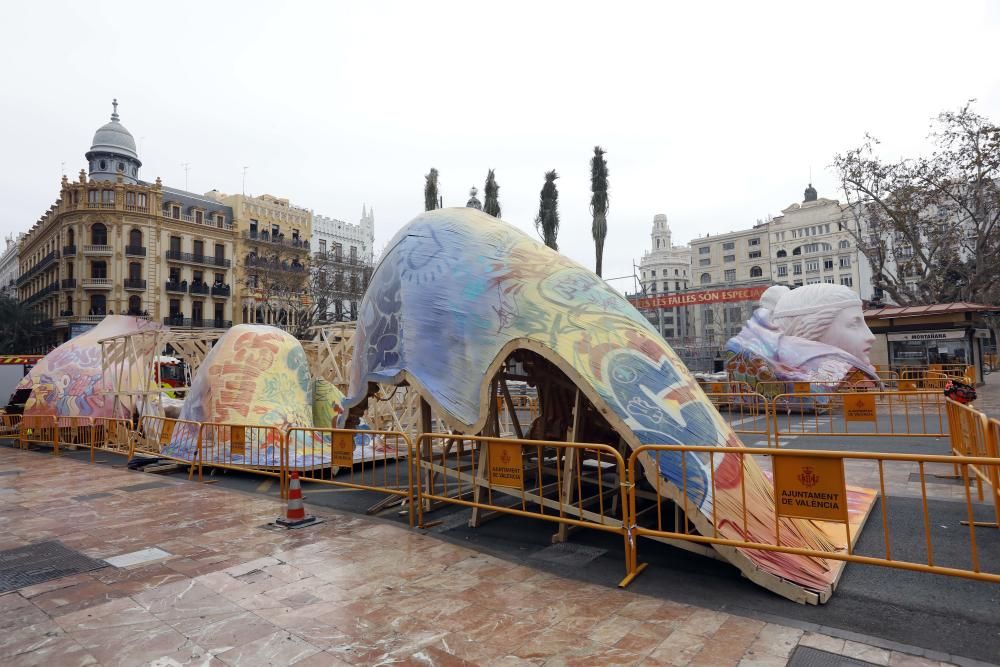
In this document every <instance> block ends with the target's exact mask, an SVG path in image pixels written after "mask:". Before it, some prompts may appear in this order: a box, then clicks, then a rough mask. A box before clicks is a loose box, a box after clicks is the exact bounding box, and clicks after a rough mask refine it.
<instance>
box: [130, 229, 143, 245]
mask: <svg viewBox="0 0 1000 667" xmlns="http://www.w3.org/2000/svg"><path fill="white" fill-rule="evenodd" d="M128 244H129V245H130V246H132V247H133V248H139V247H141V246H142V232H141V231H140V230H138V229H133V230H132V231H130V232H129V233H128Z"/></svg>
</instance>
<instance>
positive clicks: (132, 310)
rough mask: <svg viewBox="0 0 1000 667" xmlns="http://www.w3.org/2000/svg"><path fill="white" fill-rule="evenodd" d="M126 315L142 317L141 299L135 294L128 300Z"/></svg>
mask: <svg viewBox="0 0 1000 667" xmlns="http://www.w3.org/2000/svg"><path fill="white" fill-rule="evenodd" d="M128 314H129V315H142V299H141V298H139V296H138V295H137V294H133V295H132V296H130V297H129V298H128Z"/></svg>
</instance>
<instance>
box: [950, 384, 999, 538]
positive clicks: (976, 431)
mask: <svg viewBox="0 0 1000 667" xmlns="http://www.w3.org/2000/svg"><path fill="white" fill-rule="evenodd" d="M948 423H949V424H951V428H950V432H951V451H952V452H953V453H954V454H955V455H956V456H978V457H997V456H998V455H1000V454H998V440H997V439H998V437H1000V421H997V420H996V419H987V417H986V415H984V414H983V413H982V412H979V411H978V410H976V409H975V408H973V407H972V406H971V405H963V404H961V403H957V402H955V401H952V400H949V401H948ZM969 470H970V471H971V472H972V475H973V480H974V481H975V483H976V491H977V493H978V497H979V500H983V499H984V495H983V483H984V482H985V483H986V487H987V490H988V491H989V496H990V502H991V503H992V505H993V509H994V516H995V521H994V522H992V523H990V524H987V525H992V526H1000V475H998V472H1000V471H998V470H997V468H996V467H993V466H989V467H987V468H985V469H983V468H980V467H979V466H976V465H971V466H969ZM954 474H955V476H956V477H957V476H958V467H957V464H956V467H955V471H954ZM980 525H982V524H980Z"/></svg>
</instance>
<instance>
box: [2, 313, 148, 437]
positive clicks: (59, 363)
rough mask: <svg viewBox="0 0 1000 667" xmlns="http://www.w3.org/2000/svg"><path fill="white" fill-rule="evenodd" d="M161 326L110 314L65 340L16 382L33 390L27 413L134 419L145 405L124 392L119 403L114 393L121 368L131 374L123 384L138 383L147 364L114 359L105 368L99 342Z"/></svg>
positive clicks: (20, 386) (136, 318)
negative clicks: (139, 364)
mask: <svg viewBox="0 0 1000 667" xmlns="http://www.w3.org/2000/svg"><path fill="white" fill-rule="evenodd" d="M159 328H161V325H159V324H157V323H155V322H149V321H147V320H144V319H141V318H138V317H130V316H127V315H108V316H107V317H105V318H104V319H103V320H101V322H100V323H99V324H98V325H97V326H95V327H94V328H93V329H91V330H89V331H87V332H85V333H82V334H80V335H79V336H77V337H76V338H72V339H70V340H68V341H66V342H65V343H63V344H62V345H60V346H59V347H57V348H56V349H54V350H52V351H51V352H49V353H48V354H47V355H45V357H43V358H42V360H41V361H39V362H38V364H36V365H35V367H34V368H32V369H31V371H30V372H29V373H28V374H27V375H26V376H24V378H23V379H22V380H21V381H20V382H19V383H18V385H17V388H16V389H15V391H19V390H22V389H31V390H32V391H31V395H30V396H29V397H28V401H27V403H26V404H25V407H24V414H25V415H55V416H58V417H118V418H131V417H132V412H133V410H140V411H141V409H142V406H141V405H137V404H133V403H134V401H135V399H129V398H125V397H123V399H122V400H120V401H118V402H117V404H116V401H115V400H114V395H113V394H111V393H110V392H113V391H114V389H115V387H116V386H118V373H119V372H124V373H125V374H127V375H129V376H130V377H129V378H127V379H124V381H123V382H122V384H123V385H124V386H130V387H140V386H142V383H143V375H144V374H145V373H146V371H147V369H146V368H143V367H140V366H138V365H133V364H130V363H128V361H127V360H126V361H125V363H124V364H112V365H111V368H110V369H109V370H108V371H107V372H106V373H105V371H104V370H103V369H102V363H101V346H100V344H99V343H98V341H100V340H102V339H104V338H112V337H115V336H123V335H126V334H131V333H135V332H137V331H144V330H149V329H159ZM150 388H151V389H152V388H155V387H153V386H151V387H150Z"/></svg>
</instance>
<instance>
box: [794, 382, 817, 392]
mask: <svg viewBox="0 0 1000 667" xmlns="http://www.w3.org/2000/svg"><path fill="white" fill-rule="evenodd" d="M792 391H793V392H795V393H796V394H809V393H811V392H812V385H811V384H809V383H808V382H793V383H792Z"/></svg>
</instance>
